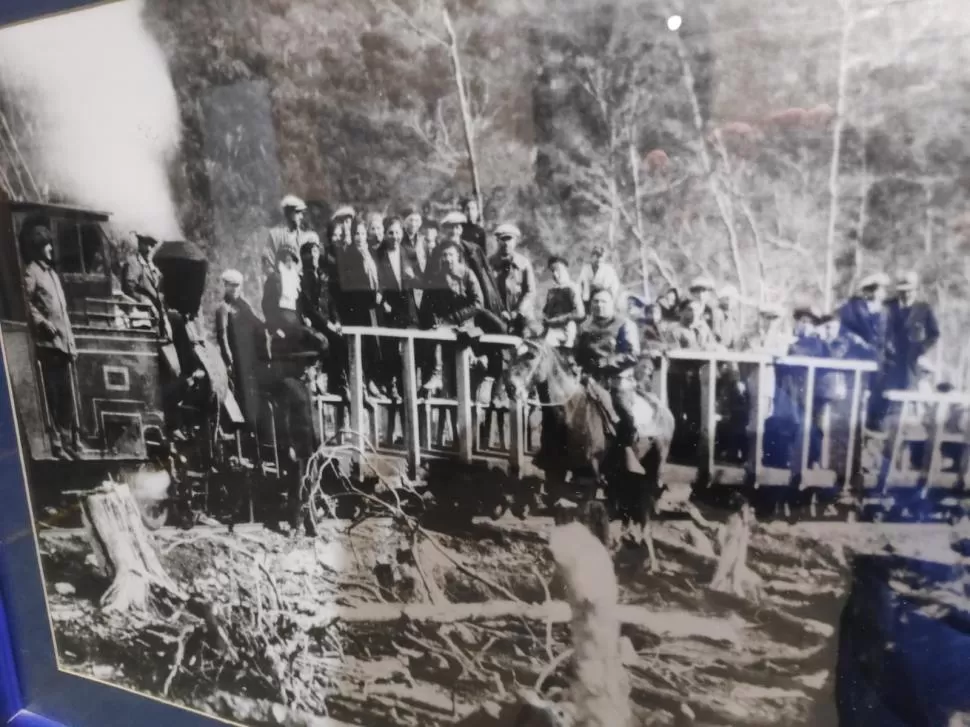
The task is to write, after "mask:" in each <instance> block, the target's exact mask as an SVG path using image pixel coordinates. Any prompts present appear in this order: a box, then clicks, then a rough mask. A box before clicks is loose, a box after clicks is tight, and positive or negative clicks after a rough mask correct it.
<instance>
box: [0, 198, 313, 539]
mask: <svg viewBox="0 0 970 727" xmlns="http://www.w3.org/2000/svg"><path fill="white" fill-rule="evenodd" d="M108 220H109V214H108V213H105V212H99V211H96V210H90V209H83V208H80V207H73V206H65V205H57V204H41V203H35V202H22V201H4V200H0V331H2V342H3V350H4V353H5V355H6V365H7V370H8V374H9V379H10V384H11V389H12V393H13V399H14V403H15V407H14V411H15V415H16V420H17V425H18V429H19V434H20V443H21V447H22V451H23V455H24V460H25V463H26V466H27V471H28V482H29V483H30V490H31V496H32V502H33V504H34V507H35V508H38V509H40V508H43V507H44V506H46V505H50V504H54V503H57V502H63V499H64V495H65V493H67V494H81V493H83V492H84V491H85V490H87V489H89V488H91V487H95V486H97V485H100V484H101V483H102V482H104V481H105V480H112V479H114V480H121V481H127V482H130V483H132V485H133V491H134V494H135V496H136V499H137V500H138V501H139V502H140V504H141V505H142V506H143V515H144V519H145V521H146V524H148V525H149V526H150V527H157V526H159V525H161V524H163V523H164V522H165V521H166V520H167V519H169V518H170V516H171V515H172V511H173V510H178V507H177V506H178V505H179V504H180V503H181V504H182V505H184V506H185V508H184V509H185V510H187V509H194V510H195V511H196V512H199V511H203V510H206V509H208V505H209V504H210V503H209V502H208V500H209V498H210V496H211V495H212V494H213V493H214V492H216V491H225V489H226V487H230V485H229V484H228V483H229V482H230V481H231V483H232V485H231V486H232V487H235V488H236V489H238V488H239V483H241V482H242V483H246V482H247V477H249V475H250V470H251V469H252V466H251V465H247V463H250V462H255V461H260V462H261V463H262V464H261V465H260V474H261V475H266V474H268V475H269V476H271V477H277V478H278V477H280V476H284V475H285V474H286V473H285V472H284V471H281V470H282V469H283V468H280V467H279V461H280V458H279V457H278V456H277V455H278V453H276V452H271V453H269V454H268V455H265V456H262V457H261V456H260V451H259V449H260V448H263V452H264V454H265V448H266V447H267V446H270V447H275V446H276V437H275V436H271V437H268V438H264V439H265V441H255V442H253V443H252V445H251V446H252V447H253V448H255V451H252V452H249V453H244V452H243V442H242V439H241V438H240V435H239V434H238V433H237V434H236V435H235V436H232V435H230V436H228V437H227V436H226V434H225V432H224V431H223V429H222V428H220V427H219V426H218V425H217V424H216V422H217V421H218V419H219V412H218V411H212V410H207V407H208V406H210V402H211V393H212V387H213V385H214V384H215V382H217V381H219V380H223V381H224V380H225V370H224V369H223V370H222V371H219V370H218V367H219V365H220V364H221V362H220V361H219V357H218V355H210V356H202V357H200V359H199V360H200V361H201V362H203V363H202V370H203V372H204V376H202V377H196V380H195V381H193V385H194V386H196V387H197V388H199V389H200V390H201V391H200V392H198V393H199V395H198V396H195V397H192V396H184V393H185V392H184V391H179V392H177V396H176V397H175V398H176V399H177V401H176V402H175V403H174V404H173V403H172V402H171V401H170V400H167V399H170V398H171V396H170V394H171V392H172V389H173V386H174V385H175V384H177V383H178V378H179V377H178V376H177V375H175V374H177V373H178V372H177V371H176V372H175V374H173V371H172V369H173V367H174V368H175V369H178V361H177V357H176V355H175V352H173V351H172V350H171V349H172V346H171V345H170V344H168V343H167V339H163V337H162V334H161V333H160V328H159V325H158V322H157V321H156V320H154V312H153V311H152V310H151V309H150V308H151V307H150V306H148V305H146V304H143V303H139V302H135V301H133V300H131V299H130V298H128V297H127V296H125V295H123V294H122V292H121V290H120V285H119V283H118V281H117V277H116V276H115V275H114V274H113V271H112V268H113V264H112V261H113V259H114V250H115V249H116V247H117V246H116V245H115V244H114V243H113V241H112V240H111V238H110V233H109V232H108V226H107V224H106V223H107V222H108ZM36 223H40V224H44V225H47V226H48V227H49V229H50V230H51V232H52V233H53V239H54V259H55V262H56V268H57V270H58V274H59V276H60V278H61V282H62V286H63V288H64V293H65V297H66V302H67V307H68V311H69V314H70V318H71V323H72V326H73V329H74V332H75V337H76V340H77V347H78V355H77V358H76V361H75V363H74V365H73V366H72V371H71V395H72V397H73V400H74V401H73V405H74V406H73V409H74V412H75V428H76V430H77V435H78V440H79V441H78V442H77V443H76V444H77V452H78V454H77V457H76V459H75V461H69V462H68V461H63V460H61V459H59V458H57V457H56V456H55V452H54V450H53V448H52V442H51V436H50V431H51V418H50V412H48V411H47V398H46V395H45V391H44V386H45V382H44V374H43V370H42V365H41V363H40V362H39V361H38V357H37V355H36V348H35V342H34V340H33V334H32V331H31V328H30V325H29V322H28V321H29V317H28V311H27V303H26V298H25V294H24V284H23V281H24V269H25V266H26V261H25V260H24V259H23V257H22V252H21V250H20V245H19V239H20V233H21V230H22V229H23V228H24V226H25V225H30V224H36ZM154 261H155V264H156V265H157V266H158V267H159V269H160V270H161V272H162V275H163V286H164V288H163V293H164V294H165V298H166V303H167V305H168V307H169V309H170V311H172V313H171V314H170V317H173V316H174V318H175V319H178V320H182V321H183V322H184V321H186V320H188V321H191V320H192V319H193V318H195V316H197V314H198V313H199V310H200V308H201V304H202V297H203V293H204V290H205V282H206V277H207V273H208V263H207V260H206V257H205V255H204V254H203V253H202V251H201V250H199V248H198V247H196V246H195V245H193V244H191V243H188V242H184V241H172V242H164V243H162V244H161V246H160V247H159V248H158V249H157V250H156V253H155V257H154ZM164 281H168V282H167V283H165V282H164ZM174 338H175V339H177V338H178V336H177V335H176V336H174ZM203 345H207V344H203ZM209 348H210V353H211V346H210V347H209ZM182 383H184V381H183V382H182ZM216 406H220V405H219V404H217V405H216ZM173 419H178V420H179V423H180V424H181V423H182V422H183V421H186V420H187V421H188V422H189V425H188V426H185V427H182V428H181V430H180V433H181V432H190V435H189V436H188V437H186V436H185V435H184V434H181V440H180V441H175V440H174V439H173V436H172V433H173V431H176V429H175V427H174V426H173ZM274 434H275V433H274ZM267 442H268V444H267ZM294 476H298V475H294ZM199 500H201V501H202V502H201V503H200V502H199ZM193 503H194V504H193ZM251 506H252V505H251V500H250V508H251ZM251 512H252V511H251V509H250V513H251Z"/></svg>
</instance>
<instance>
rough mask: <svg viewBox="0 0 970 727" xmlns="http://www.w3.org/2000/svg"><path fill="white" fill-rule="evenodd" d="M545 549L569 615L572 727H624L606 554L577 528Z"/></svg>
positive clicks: (625, 700) (616, 622) (624, 680)
mask: <svg viewBox="0 0 970 727" xmlns="http://www.w3.org/2000/svg"><path fill="white" fill-rule="evenodd" d="M549 548H550V550H551V551H552V556H553V559H554V560H555V561H556V566H557V569H558V571H559V574H560V576H561V578H562V580H563V583H564V584H565V587H566V593H567V598H568V601H569V605H570V607H571V610H572V639H573V651H574V671H575V677H574V680H573V685H572V689H571V701H572V702H573V705H574V706H575V715H576V720H575V723H574V724H575V727H629V725H631V724H632V721H633V716H632V712H631V709H630V682H629V677H628V675H627V673H626V669H625V668H624V666H623V655H622V652H621V649H620V615H619V609H618V608H617V598H618V596H619V588H618V586H617V582H616V573H615V572H614V571H613V561H612V559H611V558H610V554H609V552H608V551H607V550H606V548H605V547H604V546H603V544H602V543H601V542H600V541H599V540H598V539H597V538H596V537H595V536H594V535H593V534H592V533H591V532H590V531H589V529H588V528H586V527H585V526H584V525H581V524H579V523H570V524H569V525H564V526H561V527H557V528H556V529H555V530H553V532H552V536H551V537H550V540H549Z"/></svg>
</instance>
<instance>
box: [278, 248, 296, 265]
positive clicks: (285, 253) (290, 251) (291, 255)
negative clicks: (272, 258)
mask: <svg viewBox="0 0 970 727" xmlns="http://www.w3.org/2000/svg"><path fill="white" fill-rule="evenodd" d="M287 259H289V260H293V261H294V262H300V253H299V252H298V251H297V250H295V249H294V248H292V247H290V246H289V245H281V246H280V248H279V250H277V251H276V262H280V261H282V260H287Z"/></svg>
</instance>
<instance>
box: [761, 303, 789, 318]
mask: <svg viewBox="0 0 970 727" xmlns="http://www.w3.org/2000/svg"><path fill="white" fill-rule="evenodd" d="M758 315H759V316H761V317H762V318H781V317H783V316H784V315H785V309H784V308H782V307H781V306H780V305H777V304H775V303H765V304H763V305H760V306H758Z"/></svg>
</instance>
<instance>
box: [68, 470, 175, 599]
mask: <svg viewBox="0 0 970 727" xmlns="http://www.w3.org/2000/svg"><path fill="white" fill-rule="evenodd" d="M81 512H82V516H83V520H84V528H85V530H86V532H87V535H88V539H89V541H90V542H91V547H92V548H93V549H94V557H95V559H96V562H97V564H98V569H99V570H100V571H101V572H102V573H104V574H105V575H107V576H110V577H113V581H112V583H111V586H110V587H109V588H108V590H107V591H106V592H105V593H104V595H103V596H101V607H102V608H103V609H104V610H105V611H108V612H111V611H118V612H128V611H152V610H154V609H155V608H156V606H157V605H158V604H159V603H160V599H162V598H165V597H168V598H176V599H178V600H182V601H184V600H187V599H188V596H187V595H186V594H184V593H183V592H182V591H181V589H179V587H178V586H177V585H176V584H175V582H174V581H173V580H172V579H171V578H170V577H169V576H168V574H167V573H166V572H165V569H164V568H163V567H162V564H161V562H160V561H159V559H158V553H157V552H156V550H155V546H154V544H153V543H152V539H151V536H150V535H149V533H148V531H147V530H146V528H145V525H144V523H143V522H142V516H141V512H140V510H139V508H138V505H137V504H136V503H135V499H134V498H133V497H132V495H131V490H130V489H129V488H128V485H126V484H117V483H113V482H112V483H106V484H105V485H103V486H102V487H100V488H99V489H97V490H95V491H94V492H92V493H91V494H90V495H88V496H87V497H85V498H84V500H83V501H82V503H81Z"/></svg>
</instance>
